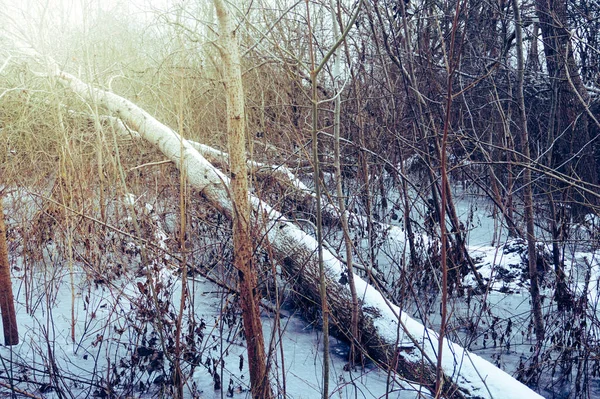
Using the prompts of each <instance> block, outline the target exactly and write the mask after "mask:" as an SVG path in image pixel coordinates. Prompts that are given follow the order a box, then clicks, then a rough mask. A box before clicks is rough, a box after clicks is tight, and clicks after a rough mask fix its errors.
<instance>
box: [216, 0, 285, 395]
mask: <svg viewBox="0 0 600 399" xmlns="http://www.w3.org/2000/svg"><path fill="white" fill-rule="evenodd" d="M214 4H215V9H216V12H217V18H218V20H219V29H220V47H219V51H220V53H221V58H222V60H223V72H224V83H225V88H226V91H227V94H226V95H227V133H228V134H227V138H228V140H227V141H228V146H229V156H230V170H231V183H230V192H231V201H232V205H233V261H234V265H235V267H236V269H237V271H238V279H239V290H240V297H239V299H240V305H241V308H242V321H243V324H244V334H245V336H246V343H247V346H248V368H249V370H250V386H251V390H252V397H253V398H254V399H267V398H271V397H273V393H272V391H271V386H270V384H269V379H268V368H267V364H266V355H265V343H264V339H263V330H262V322H261V320H260V310H259V307H258V303H259V296H258V292H257V290H256V286H257V272H256V269H255V265H254V260H253V256H252V254H253V247H252V238H251V237H252V236H251V230H250V229H251V226H250V202H249V199H248V174H247V172H246V135H245V127H246V118H245V110H244V90H243V86H242V73H241V65H240V55H239V47H238V44H237V42H236V38H235V31H234V29H233V24H232V21H231V16H230V14H229V12H228V11H227V9H226V7H225V4H224V3H223V1H222V0H214Z"/></svg>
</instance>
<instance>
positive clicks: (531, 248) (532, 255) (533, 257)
mask: <svg viewBox="0 0 600 399" xmlns="http://www.w3.org/2000/svg"><path fill="white" fill-rule="evenodd" d="M512 6H513V11H514V13H515V31H516V40H517V43H516V44H517V93H516V94H517V98H516V100H517V105H518V107H519V128H520V132H521V143H522V146H523V149H522V151H523V156H524V158H525V162H527V163H529V162H530V153H529V133H528V131H527V115H526V114H525V100H524V98H523V81H524V74H525V70H524V61H523V31H522V28H521V14H520V11H519V3H518V1H517V0H512ZM531 184H532V183H531V169H530V168H529V167H527V166H526V167H525V170H524V171H523V185H524V190H523V202H524V205H525V223H526V226H527V256H528V258H529V280H530V281H529V283H530V284H529V287H530V288H529V289H530V293H531V303H532V310H533V321H534V327H535V335H536V338H537V341H538V347H539V346H541V345H542V342H543V341H544V319H543V315H542V301H541V298H540V288H539V281H538V271H537V254H536V248H535V231H534V221H533V218H534V215H533V190H532V187H531Z"/></svg>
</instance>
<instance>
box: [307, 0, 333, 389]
mask: <svg viewBox="0 0 600 399" xmlns="http://www.w3.org/2000/svg"><path fill="white" fill-rule="evenodd" d="M306 13H307V19H308V35H309V39H308V42H309V47H310V50H309V52H310V82H311V106H312V107H311V118H312V125H311V126H312V127H311V138H312V157H313V182H314V185H315V195H316V202H317V209H316V215H315V216H316V230H317V231H316V234H317V262H318V265H319V299H320V302H321V317H322V322H323V374H322V375H323V390H322V392H321V397H322V398H323V399H327V398H328V397H329V308H328V307H329V304H328V301H327V278H326V276H325V265H324V263H323V217H322V212H321V169H320V164H321V162H320V158H319V132H318V129H319V121H318V118H319V108H318V105H319V93H318V83H317V77H318V75H319V70H318V69H317V66H316V62H315V52H314V51H315V50H314V48H313V41H312V37H313V32H312V25H311V20H310V5H309V1H308V0H306Z"/></svg>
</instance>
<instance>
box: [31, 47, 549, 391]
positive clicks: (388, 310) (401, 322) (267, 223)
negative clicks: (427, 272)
mask: <svg viewBox="0 0 600 399" xmlns="http://www.w3.org/2000/svg"><path fill="white" fill-rule="evenodd" d="M29 51H30V54H31V50H29ZM52 67H53V69H54V71H53V73H52V74H53V75H54V77H56V78H57V79H58V80H59V81H60V82H61V83H62V84H64V85H65V86H67V87H69V88H70V89H71V90H72V91H73V92H75V93H76V94H78V95H79V96H81V97H82V98H83V99H86V101H90V102H94V101H96V102H97V103H98V105H100V106H103V107H105V108H106V109H108V110H110V111H111V112H113V113H114V114H115V115H117V116H118V117H119V118H121V119H122V120H123V121H125V122H126V123H127V124H128V125H129V126H131V127H132V128H134V129H136V130H137V131H138V132H139V133H140V134H141V136H142V137H143V138H145V139H146V140H147V141H149V142H150V143H152V144H154V145H156V146H157V147H158V148H159V149H160V150H161V151H162V152H163V154H164V155H165V156H167V157H168V158H169V159H171V160H172V161H173V162H174V163H175V164H176V165H177V166H178V167H182V166H185V169H186V171H187V176H188V180H189V182H190V184H192V185H193V186H194V187H196V188H197V189H198V190H199V191H200V193H201V194H202V195H203V196H204V197H205V198H206V199H207V200H208V201H209V202H210V203H211V204H212V206H214V207H215V208H216V209H217V210H218V211H219V212H221V213H223V214H224V215H226V216H227V217H229V218H231V217H232V213H233V210H232V205H231V201H230V198H229V192H228V185H229V179H228V178H227V176H226V175H224V174H223V173H222V172H221V171H219V170H218V169H216V168H215V167H214V166H213V165H212V164H211V163H209V162H208V161H207V160H206V159H205V158H204V157H202V156H201V155H200V153H199V152H198V151H197V150H196V149H195V148H194V147H193V146H192V145H191V144H190V143H189V142H187V141H186V140H182V139H181V137H180V136H179V135H178V134H177V133H176V132H174V131H173V130H172V129H170V128H169V127H167V126H165V125H163V124H162V123H160V122H159V121H157V120H156V119H155V118H153V117H152V116H151V115H150V114H149V113H147V112H146V111H144V110H143V109H141V108H139V107H138V106H136V105H135V104H134V103H132V102H131V101H128V100H126V99H124V98H122V97H120V96H118V95H116V94H114V93H110V92H107V91H104V90H101V89H97V88H93V87H91V86H90V85H87V84H86V83H84V82H82V81H81V80H79V79H78V78H76V77H75V76H73V75H70V74H68V73H64V72H62V71H60V70H59V69H58V67H57V66H56V64H54V65H52ZM249 200H250V203H251V207H252V218H253V223H254V225H255V226H256V228H257V229H260V230H261V231H263V232H264V234H265V236H266V237H265V239H264V240H263V245H270V246H271V248H272V252H273V254H274V255H275V257H276V259H277V261H278V262H279V264H280V265H281V267H282V270H283V271H284V272H285V274H286V275H287V276H288V277H289V279H290V280H291V281H292V282H293V284H294V286H295V288H296V291H297V292H301V293H302V294H303V296H304V298H305V299H306V300H307V301H309V302H310V303H313V304H315V305H318V304H319V301H320V295H319V270H318V265H317V261H316V251H317V242H316V240H315V239H314V238H313V237H311V236H310V235H308V234H306V233H305V232H303V231H302V230H301V229H300V228H299V227H298V226H296V225H295V224H293V223H291V222H290V221H288V220H287V219H286V218H285V217H283V216H282V215H281V214H280V213H279V212H277V211H276V210H274V209H272V208H271V207H270V206H269V205H268V204H266V203H264V202H262V201H261V200H259V199H258V198H256V197H254V196H249ZM323 254H324V265H325V268H326V276H327V286H328V296H327V299H328V301H329V309H330V314H331V317H332V322H333V323H334V325H335V326H336V327H337V329H338V330H339V331H340V332H342V333H343V334H348V326H350V323H351V309H352V307H351V305H350V304H351V302H350V301H351V299H350V290H349V288H348V286H347V276H344V274H345V273H346V268H345V266H344V265H342V264H341V263H340V261H339V260H338V259H336V257H335V256H334V255H333V254H332V253H331V252H329V251H328V250H326V249H324V250H323ZM354 280H355V287H356V292H357V293H358V294H359V297H360V298H361V303H360V307H361V308H360V310H361V315H360V330H361V334H360V337H361V340H360V342H359V343H358V344H359V345H360V346H361V347H362V348H363V349H364V350H365V351H366V352H368V354H369V355H370V356H371V357H372V358H373V359H374V360H376V361H377V362H378V363H380V364H382V365H384V366H385V367H389V368H390V369H393V370H396V371H397V372H398V373H399V374H400V375H401V376H402V377H403V378H405V379H407V380H409V381H412V382H416V383H418V384H421V385H423V386H425V387H427V388H428V389H430V390H433V388H434V386H435V381H436V378H435V375H436V368H435V360H436V348H437V347H438V342H437V341H438V340H437V338H436V337H437V335H436V333H435V332H433V331H432V330H429V329H426V328H425V327H424V326H423V325H422V324H420V323H419V322H417V321H416V320H414V319H412V318H410V317H409V316H407V315H406V314H405V313H402V312H401V311H400V309H399V308H398V307H397V306H395V305H393V304H391V303H390V302H389V301H388V300H387V299H386V298H385V297H383V296H382V295H381V294H380V293H379V292H378V291H377V290H376V289H375V288H374V287H372V286H370V285H369V284H367V283H366V282H365V281H364V280H363V279H361V278H360V277H359V276H356V275H355V276H354ZM350 339H351V338H350ZM441 364H442V368H443V372H444V376H445V384H444V389H443V396H444V397H446V398H466V397H469V398H506V397H526V398H541V396H539V395H537V394H536V393H535V392H533V391H532V390H530V389H529V388H528V387H526V386H525V385H523V384H521V383H520V382H518V381H516V380H515V379H514V378H512V377H511V376H509V375H508V374H507V373H505V372H503V371H502V370H500V369H498V368H497V367H495V366H493V365H492V364H491V363H489V362H487V361H486V360H484V359H482V358H480V357H479V356H477V355H474V354H472V353H469V352H468V351H466V350H464V349H463V348H461V347H460V346H459V345H457V344H454V343H452V342H449V341H447V340H446V339H444V350H443V359H442V363H441Z"/></svg>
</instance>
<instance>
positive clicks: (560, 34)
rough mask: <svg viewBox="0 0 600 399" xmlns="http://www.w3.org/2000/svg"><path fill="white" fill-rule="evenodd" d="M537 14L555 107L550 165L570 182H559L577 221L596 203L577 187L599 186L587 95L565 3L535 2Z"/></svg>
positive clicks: (543, 0)
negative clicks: (568, 177)
mask: <svg viewBox="0 0 600 399" xmlns="http://www.w3.org/2000/svg"><path fill="white" fill-rule="evenodd" d="M536 11H537V15H538V18H539V27H540V30H541V31H542V39H543V43H544V54H545V56H546V66H547V68H548V74H549V75H550V82H551V84H552V87H553V90H552V97H553V101H555V102H556V106H557V109H556V118H554V120H553V126H549V130H550V131H553V132H554V133H555V135H556V144H555V146H554V148H552V158H553V159H552V164H551V165H549V166H551V167H553V168H557V169H558V170H559V171H561V172H563V173H565V174H566V175H568V176H570V177H571V178H572V179H573V184H572V185H569V186H567V187H565V185H564V183H562V186H563V188H564V189H566V190H569V191H570V192H571V194H570V195H569V196H568V198H567V199H568V200H570V201H571V206H572V213H573V216H575V217H576V218H580V217H582V216H583V214H584V213H587V212H588V209H589V206H591V205H596V203H597V198H596V196H594V195H590V194H585V193H583V192H582V191H581V190H578V188H577V186H576V185H577V184H586V183H591V184H597V183H598V165H597V163H596V159H595V158H594V153H593V145H591V142H592V141H593V140H595V137H591V134H590V129H589V126H588V125H589V123H588V116H587V114H586V111H585V107H586V105H585V104H582V102H581V101H580V98H581V99H583V101H584V102H586V103H588V102H589V95H588V93H587V90H586V89H585V87H584V85H583V82H582V80H581V76H580V74H579V69H578V67H577V64H576V62H575V57H574V56H573V50H572V46H571V36H570V33H569V30H568V25H567V2H565V1H564V0H536ZM523 145H525V144H523ZM559 184H561V183H559Z"/></svg>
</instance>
